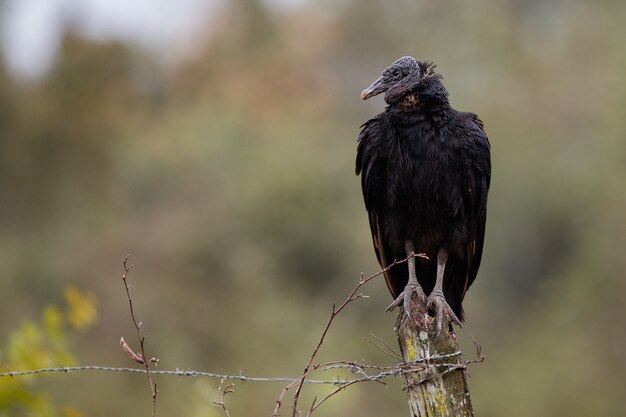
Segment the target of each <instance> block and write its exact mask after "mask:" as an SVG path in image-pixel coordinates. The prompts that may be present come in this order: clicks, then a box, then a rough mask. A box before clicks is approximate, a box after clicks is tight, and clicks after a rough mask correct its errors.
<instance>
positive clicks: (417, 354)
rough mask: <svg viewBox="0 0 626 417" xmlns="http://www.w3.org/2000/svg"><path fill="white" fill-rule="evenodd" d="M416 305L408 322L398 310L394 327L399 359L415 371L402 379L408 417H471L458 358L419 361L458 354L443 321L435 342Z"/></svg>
mask: <svg viewBox="0 0 626 417" xmlns="http://www.w3.org/2000/svg"><path fill="white" fill-rule="evenodd" d="M417 304H419V303H413V304H412V306H411V307H412V310H411V317H410V318H407V316H406V315H405V314H404V311H403V310H404V309H403V308H400V313H399V314H398V317H397V319H396V325H395V332H396V337H397V338H398V343H399V344H400V350H401V352H402V357H403V358H404V360H405V361H406V362H407V363H409V364H410V365H409V366H410V367H411V369H416V371H415V372H409V373H407V374H406V375H405V380H406V391H407V394H408V399H409V408H410V411H411V416H413V417H426V416H428V417H440V416H451V417H459V416H463V417H472V416H473V415H474V413H473V411H472V401H471V399H470V394H469V390H468V388H467V380H466V374H465V366H464V365H463V362H462V361H461V358H460V355H452V356H448V357H444V358H435V359H430V360H424V361H423V359H424V358H432V357H438V356H441V355H451V354H454V353H455V352H458V344H457V341H456V335H455V334H454V332H451V331H449V327H450V326H449V325H448V322H447V320H445V322H444V326H443V330H442V334H441V337H440V339H439V340H438V341H437V342H435V339H436V329H435V325H434V323H432V321H433V319H432V318H431V317H429V316H428V314H427V312H426V311H424V310H425V308H424V306H419V305H417ZM429 323H430V326H428V324H429ZM422 361H423V362H422ZM456 365H458V366H456Z"/></svg>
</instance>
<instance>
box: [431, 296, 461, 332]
mask: <svg viewBox="0 0 626 417" xmlns="http://www.w3.org/2000/svg"><path fill="white" fill-rule="evenodd" d="M427 307H428V310H432V311H433V312H434V313H435V319H436V325H437V339H436V340H439V337H440V336H441V330H442V328H443V314H444V311H445V313H446V314H447V315H448V317H449V318H450V321H452V322H453V323H455V324H457V325H458V326H459V327H461V320H459V318H458V317H457V316H456V314H454V311H452V308H451V307H450V305H449V304H448V302H447V301H446V299H445V297H444V296H443V292H442V291H439V290H433V291H432V292H431V293H430V295H429V296H428V304H427Z"/></svg>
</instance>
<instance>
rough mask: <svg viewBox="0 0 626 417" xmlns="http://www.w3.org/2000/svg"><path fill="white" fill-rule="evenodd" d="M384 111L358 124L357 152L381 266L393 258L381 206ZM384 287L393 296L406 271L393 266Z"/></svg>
mask: <svg viewBox="0 0 626 417" xmlns="http://www.w3.org/2000/svg"><path fill="white" fill-rule="evenodd" d="M385 132H386V129H385V119H384V115H379V116H377V117H375V118H373V119H370V120H369V121H367V122H366V123H364V124H363V125H362V126H361V133H360V134H359V146H358V149H357V156H356V174H357V175H359V174H360V175H361V188H362V190H363V199H364V201H365V208H366V209H367V213H368V218H369V223H370V230H371V232H372V241H373V242H374V251H375V252H376V258H377V259H378V263H379V264H380V266H381V267H382V268H383V269H384V268H386V267H388V266H389V265H391V264H392V263H393V262H394V260H395V258H394V256H393V254H392V251H391V249H390V248H389V246H388V245H387V243H386V240H385V230H384V225H385V219H384V208H385V203H386V199H387V192H386V182H387V160H388V154H387V150H386V146H385V145H386V138H385ZM384 276H385V281H386V283H387V287H388V288H389V291H390V292H391V294H392V295H393V296H394V297H396V296H397V295H398V294H399V293H400V292H401V291H402V285H403V284H401V282H402V281H403V280H404V281H406V272H405V273H404V274H403V273H402V268H394V269H393V270H389V271H385V273H384Z"/></svg>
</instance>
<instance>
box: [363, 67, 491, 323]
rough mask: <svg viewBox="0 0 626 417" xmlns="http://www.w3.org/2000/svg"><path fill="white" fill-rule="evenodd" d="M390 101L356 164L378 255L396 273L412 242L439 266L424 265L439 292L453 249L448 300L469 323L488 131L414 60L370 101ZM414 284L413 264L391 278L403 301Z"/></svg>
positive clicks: (366, 129) (378, 84)
mask: <svg viewBox="0 0 626 417" xmlns="http://www.w3.org/2000/svg"><path fill="white" fill-rule="evenodd" d="M380 93H385V101H386V102H387V107H386V109H385V111H384V112H383V113H380V114H379V115H377V116H375V117H374V118H372V119H370V120H368V121H367V122H366V123H365V124H363V125H362V130H361V133H360V135H359V139H358V150H357V158H356V173H357V175H358V174H360V175H361V185H362V190H363V197H364V200H365V207H366V209H367V212H368V215H369V223H370V228H371V232H372V238H373V241H374V249H375V251H376V256H377V258H378V261H379V263H380V265H381V266H382V267H387V266H388V265H390V264H391V263H392V262H393V261H394V260H400V259H404V258H406V256H407V252H406V250H405V248H406V247H405V242H406V241H407V240H408V241H411V242H412V243H413V245H414V248H415V252H416V253H420V252H422V253H425V254H426V255H427V256H428V258H429V259H428V260H426V259H420V258H417V260H416V275H417V279H418V282H419V284H420V285H421V287H422V288H423V290H424V292H425V293H426V294H429V293H431V291H432V290H433V288H434V286H435V281H436V276H437V259H438V252H439V251H440V250H442V249H443V250H445V251H446V253H447V254H448V257H447V260H444V263H445V273H443V288H442V289H443V294H444V296H445V301H447V303H448V304H449V306H450V307H451V309H452V310H453V311H454V313H455V314H456V315H457V317H459V318H460V319H461V320H462V319H463V309H462V306H461V302H462V301H463V297H464V296H465V292H466V291H467V289H468V288H469V286H470V285H471V284H472V282H473V281H474V279H475V278H476V274H477V272H478V267H479V265H480V260H481V257H482V251H483V241H484V237H485V220H486V205H487V193H488V190H489V183H490V176H491V161H490V145H489V141H488V139H487V136H486V134H485V132H484V130H483V124H482V122H481V121H480V119H479V118H478V117H477V116H476V115H475V114H473V113H465V112H460V111H457V110H455V109H453V108H452V107H451V106H450V104H449V102H448V93H447V91H446V89H445V88H444V86H443V84H442V78H441V76H440V75H438V74H437V73H435V71H434V66H433V65H432V64H430V63H424V62H418V61H416V60H415V59H413V58H411V57H403V58H401V59H399V60H398V61H396V62H395V63H394V64H393V65H391V66H390V67H389V68H387V69H386V70H385V71H384V72H383V74H382V76H381V77H380V78H379V79H378V80H376V81H375V82H374V83H373V84H372V85H371V86H370V87H369V88H368V89H366V90H364V91H363V93H362V95H361V97H362V98H363V99H367V98H369V97H371V96H373V95H376V94H380ZM408 276H409V274H408V266H407V264H406V263H403V264H399V265H397V266H395V267H393V268H392V269H391V270H389V271H388V272H386V273H385V279H386V282H387V286H388V287H389V290H390V291H391V293H392V295H393V296H394V297H397V296H398V295H399V294H400V293H401V292H402V291H403V289H404V287H405V285H406V284H407V280H408Z"/></svg>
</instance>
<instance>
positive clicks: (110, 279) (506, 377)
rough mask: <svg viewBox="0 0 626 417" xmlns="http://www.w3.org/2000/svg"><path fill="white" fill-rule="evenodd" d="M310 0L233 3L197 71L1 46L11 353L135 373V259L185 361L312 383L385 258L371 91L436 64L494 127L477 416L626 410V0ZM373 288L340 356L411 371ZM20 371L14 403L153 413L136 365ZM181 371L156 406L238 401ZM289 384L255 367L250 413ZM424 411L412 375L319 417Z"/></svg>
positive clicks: (477, 299) (167, 353) (207, 41)
mask: <svg viewBox="0 0 626 417" xmlns="http://www.w3.org/2000/svg"><path fill="white" fill-rule="evenodd" d="M11 3H15V2H6V1H5V2H0V6H1V8H0V14H6V11H7V8H8V7H9V6H10V5H11ZM32 3H33V4H34V2H32ZM288 3H289V2H277V1H274V2H269V1H267V2H266V1H261V0H230V1H228V2H220V7H216V8H214V9H213V12H212V13H211V15H210V16H207V18H206V19H205V22H204V23H203V25H204V26H203V28H204V29H205V30H198V32H197V33H198V35H197V36H195V37H194V38H193V40H188V41H187V43H186V44H185V45H183V46H182V47H183V48H184V49H185V50H186V51H187V52H186V53H185V54H184V57H180V58H177V59H176V60H175V62H173V63H172V62H170V61H168V62H169V63H168V64H164V60H163V59H162V58H163V56H166V57H167V56H169V55H177V54H175V53H174V51H172V52H171V53H170V52H169V50H168V49H167V48H171V46H169V45H164V46H163V47H162V48H160V49H158V48H157V49H158V52H155V50H150V49H146V48H142V47H139V46H137V44H135V43H133V42H132V41H122V40H115V39H94V38H93V37H90V36H88V35H87V34H85V33H84V31H83V30H79V29H77V27H76V25H73V24H67V25H66V26H65V32H64V35H63V37H62V39H61V44H60V47H59V50H58V52H57V53H56V55H55V56H54V60H53V63H52V65H51V67H50V68H49V69H48V70H47V71H45V72H44V73H43V74H42V75H41V76H39V77H38V78H31V79H24V78H23V77H21V76H20V74H19V73H17V74H16V73H15V71H13V72H11V71H10V70H9V69H8V66H7V65H6V64H5V63H4V62H0V277H1V278H0V294H1V299H2V301H1V302H0V306H1V307H0V312H1V314H0V368H1V369H5V368H11V369H12V370H17V369H19V368H21V369H26V368H33V367H38V366H54V365H70V364H102V365H111V366H128V365H129V360H128V358H127V357H126V356H125V354H124V353H123V352H122V351H121V349H120V347H119V345H118V341H119V338H120V336H125V337H126V339H127V340H129V341H130V340H132V335H133V332H134V329H133V327H132V323H131V321H130V318H129V315H128V312H127V300H126V298H125V294H124V290H123V286H122V283H121V280H120V279H119V278H120V276H121V272H122V267H121V260H122V258H123V257H124V256H125V255H126V254H127V253H132V262H133V263H134V264H135V265H136V268H135V269H134V270H133V272H132V275H131V280H132V282H133V288H132V290H133V292H134V297H135V302H136V306H137V310H138V311H137V315H138V317H139V318H140V320H141V321H143V323H144V326H143V330H144V332H145V333H146V335H147V336H148V341H147V347H148V354H149V355H150V356H158V357H159V358H160V366H161V367H162V368H164V369H174V368H180V369H198V370H207V371H214V372H224V373H239V372H240V370H241V372H242V373H244V374H250V375H256V376H291V375H294V376H295V375H297V374H298V372H300V371H301V369H302V366H303V365H304V363H305V362H306V359H307V358H308V356H309V354H310V351H311V349H312V347H313V346H314V343H315V341H316V339H317V338H318V337H319V334H320V331H321V330H322V327H323V324H324V322H325V320H326V319H327V316H328V314H329V311H330V305H331V303H332V302H333V301H340V300H342V299H343V298H344V297H345V295H346V294H347V292H348V291H349V290H350V289H351V288H352V287H353V286H354V284H355V283H356V280H357V279H358V277H359V274H360V272H361V271H363V272H366V273H371V272H375V271H376V270H378V265H377V264H376V261H375V256H374V253H373V250H372V247H371V240H370V235H369V228H368V225H367V219H366V214H365V211H364V208H363V203H362V197H361V191H360V185H359V179H358V178H357V177H355V176H354V159H355V151H356V136H357V134H358V130H359V125H360V124H361V123H362V122H364V121H365V120H367V119H368V118H369V117H370V116H372V115H374V114H375V113H377V112H379V111H380V110H382V108H383V106H384V103H383V102H382V100H380V99H378V100H373V101H372V102H367V103H362V102H360V100H359V93H360V91H361V90H362V89H363V88H364V87H365V86H367V85H368V84H369V82H370V81H372V80H373V79H375V78H376V77H377V76H378V75H379V73H380V71H381V70H382V69H383V68H384V67H386V66H387V65H388V64H389V63H391V62H392V61H393V60H394V59H396V58H398V57H399V56H402V55H413V56H415V57H417V58H419V59H425V60H431V61H434V62H435V63H436V64H437V65H438V69H439V72H440V73H441V74H443V75H444V78H445V85H446V86H447V88H448V90H449V92H450V95H451V102H452V104H453V105H454V106H455V107H456V108H458V109H461V110H468V111H473V112H475V113H478V114H479V115H480V117H481V118H482V120H483V121H484V122H485V125H486V130H487V133H488V135H489V137H490V140H491V144H492V158H493V180H492V189H491V193H490V201H489V216H488V226H487V240H486V248H485V253H484V258H483V265H482V268H481V272H480V273H479V277H478V279H477V280H476V282H475V284H474V286H473V287H472V289H471V290H470V292H469V293H468V295H467V297H466V301H465V309H466V313H467V322H466V324H465V325H464V327H463V329H462V330H460V331H459V338H460V341H461V344H462V345H463V347H464V350H465V352H466V354H468V355H470V356H471V355H472V354H473V350H474V348H473V345H472V342H471V336H472V335H473V336H474V337H475V338H476V339H477V340H479V341H480V342H481V344H482V346H483V352H484V353H485V354H486V355H487V360H486V361H485V363H483V364H481V365H478V366H474V367H472V368H471V369H470V375H471V378H470V381H469V383H470V390H471V393H472V400H473V403H474V408H475V411H476V414H477V415H480V416H493V417H496V416H526V415H533V416H552V415H567V416H590V415H593V416H616V415H624V406H623V398H622V397H623V392H624V386H625V383H626V382H625V380H624V375H625V373H626V349H625V348H624V345H625V343H626V333H625V332H624V329H625V327H624V326H625V323H626V313H625V309H624V307H623V305H624V301H623V297H624V294H626V280H625V275H626V274H625V273H626V256H624V255H625V253H624V251H625V247H626V233H625V232H626V226H625V224H626V187H625V186H624V179H625V178H626V117H625V116H626V80H625V78H624V74H626V48H625V47H624V39H626V25H624V21H626V3H624V2H622V1H608V0H607V1H598V2H583V1H577V0H574V1H570V0H555V1H547V2H544V1H535V0H532V1H521V0H503V1H495V0H482V1H477V2H471V3H469V2H454V1H440V2H427V1H417V2H412V1H399V2H394V3H391V2H387V1H383V0H367V1H357V0H343V1H341V2H337V3H333V2H320V3H317V2H312V1H311V2H306V1H299V2H296V3H295V4H291V5H289V4H288ZM0 17H2V16H1V15H0ZM70 23H71V22H70ZM207 28H208V29H207ZM3 33H5V34H6V32H3ZM5 36H6V35H5ZM177 56H178V55H177ZM166 61H167V60H166ZM366 292H367V293H369V294H370V295H371V298H369V299H367V300H361V301H359V302H358V303H355V304H353V305H352V306H351V307H350V309H349V310H348V311H347V312H346V313H345V315H343V316H342V317H340V318H339V319H338V321H337V322H336V323H335V325H334V327H333V328H332V330H331V332H330V334H329V338H328V340H327V342H326V344H325V345H324V348H323V350H322V353H321V357H320V359H323V360H325V359H328V360H330V359H355V360H361V359H366V360H368V361H370V362H376V363H381V364H383V363H386V364H389V363H391V362H393V360H392V359H390V358H388V357H385V356H384V355H382V354H381V353H380V352H379V351H377V350H376V349H375V348H374V347H372V346H371V345H369V344H368V343H366V342H364V341H363V340H362V337H368V336H369V334H370V333H374V334H376V335H377V336H378V337H381V338H383V339H385V340H387V341H388V342H389V343H390V344H392V345H393V344H395V342H394V337H393V330H392V326H393V320H394V315H391V314H385V313H384V307H385V306H386V305H387V304H388V303H389V301H390V297H389V295H388V292H387V289H386V287H385V284H384V283H383V280H378V281H375V282H373V283H372V284H370V285H369V287H368V288H367V289H366ZM53 306H59V307H53ZM64 306H66V307H64ZM72 306H73V307H72ZM338 376H342V375H338ZM343 376H347V375H343ZM330 377H332V376H331V375H329V378H330ZM0 383H2V385H0V416H31V415H33V416H34V415H37V416H70V417H71V416H73V417H76V416H93V417H100V416H115V415H135V414H137V415H146V414H147V413H149V408H150V393H149V390H148V387H147V383H146V381H145V379H144V378H143V377H141V376H137V375H124V374H103V373H82V374H71V375H42V376H39V377H37V378H31V379H27V380H26V379H17V378H16V379H12V380H5V379H2V380H0ZM157 384H158V385H159V390H160V394H159V398H158V414H159V415H176V416H219V415H221V413H222V412H221V410H220V409H219V408H218V407H216V406H214V405H212V404H211V401H212V400H215V399H217V394H216V388H217V384H218V381H213V380H199V379H198V380H192V379H183V378H181V379H177V378H163V377H161V378H158V379H157ZM281 388H282V385H281V384H274V385H271V384H254V383H245V384H241V383H237V384H236V388H235V390H236V393H235V394H233V395H231V396H229V397H227V403H228V405H229V408H230V410H231V413H232V414H233V415H234V416H254V415H269V414H270V413H271V410H272V409H273V405H274V401H275V400H276V398H277V396H278V394H279V392H280V390H281ZM327 389H328V388H319V387H318V388H309V389H308V394H307V395H308V396H307V397H306V398H309V400H308V401H310V399H312V396H313V395H315V394H320V393H324V392H327ZM305 403H306V402H305ZM405 414H406V402H405V397H404V393H403V392H402V391H401V382H400V381H391V383H390V385H389V386H388V388H384V387H383V386H381V385H380V384H371V385H360V386H356V387H353V388H350V389H349V390H347V391H346V392H344V393H343V394H341V395H339V396H337V397H335V398H333V399H332V400H331V401H329V402H328V403H327V405H325V406H324V407H322V408H320V410H319V415H320V416H336V415H348V416H350V415H354V416H356V415H359V416H363V417H366V416H380V415H390V416H391V415H405Z"/></svg>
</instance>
